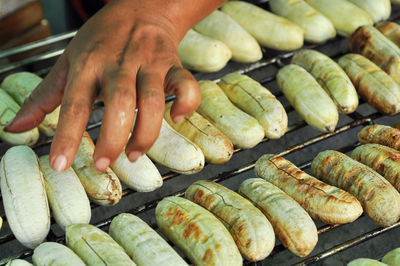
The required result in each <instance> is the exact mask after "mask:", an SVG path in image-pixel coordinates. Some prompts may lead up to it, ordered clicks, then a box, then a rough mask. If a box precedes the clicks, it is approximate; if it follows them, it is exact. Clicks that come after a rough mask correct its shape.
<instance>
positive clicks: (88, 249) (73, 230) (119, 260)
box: [66, 224, 136, 266]
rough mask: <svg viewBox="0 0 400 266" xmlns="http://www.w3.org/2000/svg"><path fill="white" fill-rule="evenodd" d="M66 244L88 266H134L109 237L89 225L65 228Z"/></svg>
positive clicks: (75, 225) (122, 250) (123, 251)
mask: <svg viewBox="0 0 400 266" xmlns="http://www.w3.org/2000/svg"><path fill="white" fill-rule="evenodd" d="M66 242H67V246H68V247H69V248H71V249H72V250H73V251H74V252H75V253H76V254H77V255H78V256H79V257H80V258H81V259H82V260H83V261H84V262H85V263H86V264H87V265H89V266H91V265H93V266H96V265H108V266H123V265H136V264H135V263H134V262H133V261H132V260H131V259H130V258H129V256H128V254H126V253H125V250H124V249H123V248H122V247H121V246H120V245H118V243H117V242H115V240H114V239H112V238H111V236H109V235H108V234H107V233H105V232H104V231H102V230H101V229H99V228H97V227H95V226H93V225H90V224H74V225H69V226H67V228H66Z"/></svg>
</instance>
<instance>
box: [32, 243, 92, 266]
mask: <svg viewBox="0 0 400 266" xmlns="http://www.w3.org/2000/svg"><path fill="white" fill-rule="evenodd" d="M32 260H33V263H34V264H35V265H36V266H53V265H63V266H85V265H86V264H85V263H83V261H82V260H81V259H80V258H79V257H78V255H76V254H75V253H74V252H73V251H72V250H71V249H69V248H67V247H66V246H64V245H61V244H59V243H56V242H44V243H42V244H40V245H39V246H38V247H36V248H35V250H34V251H33V256H32Z"/></svg>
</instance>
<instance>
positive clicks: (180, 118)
mask: <svg viewBox="0 0 400 266" xmlns="http://www.w3.org/2000/svg"><path fill="white" fill-rule="evenodd" d="M184 117H185V116H184V115H177V116H175V117H174V118H173V120H174V122H175V123H178V122H180V121H181V120H182V119H183V118H184Z"/></svg>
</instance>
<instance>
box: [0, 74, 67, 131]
mask: <svg viewBox="0 0 400 266" xmlns="http://www.w3.org/2000/svg"><path fill="white" fill-rule="evenodd" d="M40 82H42V78H41V77H39V76H38V75H36V74H33V73H30V72H18V73H15V74H11V75H9V76H7V77H6V78H5V79H4V80H3V82H2V83H1V86H0V87H1V88H2V89H4V90H5V91H6V92H7V93H8V94H9V95H10V96H11V97H12V98H14V100H15V101H16V102H17V103H18V104H19V105H22V104H23V103H24V101H25V100H26V99H27V98H28V97H29V95H31V93H32V92H33V91H34V90H35V88H36V87H37V86H38V85H39V83H40ZM59 114H60V106H58V107H57V108H56V109H55V110H54V111H53V112H51V113H49V114H48V115H46V117H45V118H44V120H43V121H42V123H40V125H39V126H38V128H39V130H40V132H42V133H43V134H45V135H46V136H53V135H54V133H55V130H56V128H57V124H58V117H59Z"/></svg>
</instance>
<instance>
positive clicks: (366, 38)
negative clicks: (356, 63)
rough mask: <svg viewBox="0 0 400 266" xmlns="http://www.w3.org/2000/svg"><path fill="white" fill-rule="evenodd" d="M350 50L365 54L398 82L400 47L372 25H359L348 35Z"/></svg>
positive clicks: (399, 81) (399, 77)
mask: <svg viewBox="0 0 400 266" xmlns="http://www.w3.org/2000/svg"><path fill="white" fill-rule="evenodd" d="M350 51H351V52H352V53H357V54H361V55H363V56H365V57H366V58H368V59H369V60H371V61H372V62H374V63H375V64H376V65H377V66H379V67H380V68H382V69H383V70H384V71H385V72H386V73H388V74H389V76H390V77H392V79H394V81H396V82H397V83H399V84H400V75H399V73H400V48H399V47H397V46H396V44H394V43H393V42H391V41H390V40H389V39H387V38H386V37H385V36H384V35H383V34H382V33H380V32H379V31H378V30H377V29H375V28H374V27H372V26H369V25H364V26H361V27H359V28H358V29H357V30H356V31H355V32H354V33H353V34H352V35H351V37H350Z"/></svg>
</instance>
